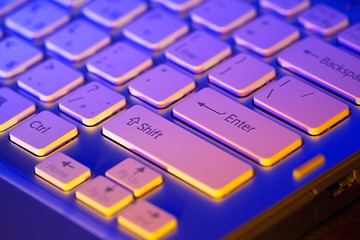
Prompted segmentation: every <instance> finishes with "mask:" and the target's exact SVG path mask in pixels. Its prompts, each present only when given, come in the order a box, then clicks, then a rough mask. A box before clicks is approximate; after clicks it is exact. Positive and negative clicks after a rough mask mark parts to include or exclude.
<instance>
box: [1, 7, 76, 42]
mask: <svg viewBox="0 0 360 240" xmlns="http://www.w3.org/2000/svg"><path fill="white" fill-rule="evenodd" d="M69 20H70V16H69V15H68V14H67V13H66V12H65V11H64V10H63V9H61V8H60V7H58V6H57V5H55V4H53V3H50V2H47V1H34V2H30V3H28V4H26V5H25V6H24V7H22V8H21V9H19V10H18V11H16V12H14V13H13V14H11V15H10V16H8V17H7V18H6V19H5V25H6V27H8V28H10V29H11V30H13V31H15V32H17V33H19V34H21V35H22V36H24V37H26V38H28V39H31V40H35V39H40V38H43V37H45V36H46V35H49V34H50V33H52V32H53V31H55V30H56V29H57V28H59V27H61V26H62V25H64V24H65V23H66V22H68V21H69Z"/></svg>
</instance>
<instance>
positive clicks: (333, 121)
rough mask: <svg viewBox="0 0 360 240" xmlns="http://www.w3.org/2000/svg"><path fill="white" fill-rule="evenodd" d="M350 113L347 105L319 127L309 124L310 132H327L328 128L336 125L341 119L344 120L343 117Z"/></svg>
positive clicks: (312, 133)
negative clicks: (312, 126)
mask: <svg viewBox="0 0 360 240" xmlns="http://www.w3.org/2000/svg"><path fill="white" fill-rule="evenodd" d="M349 114H350V110H349V108H348V107H347V108H346V109H345V110H344V111H342V112H341V113H339V114H338V115H336V116H334V117H333V118H331V119H330V120H329V121H327V122H325V123H323V124H322V125H321V126H319V127H317V128H311V127H309V126H306V127H307V130H308V133H309V134H310V135H319V134H321V133H323V132H325V130H326V129H329V128H331V127H332V126H334V125H335V124H336V123H338V122H339V121H340V120H342V119H343V118H345V117H346V116H348V115H349Z"/></svg>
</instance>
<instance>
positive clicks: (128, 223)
mask: <svg viewBox="0 0 360 240" xmlns="http://www.w3.org/2000/svg"><path fill="white" fill-rule="evenodd" d="M118 223H119V224H120V225H121V226H122V227H125V228H126V229H128V230H130V231H132V232H133V233H135V234H137V235H138V236H140V237H142V238H144V239H159V238H162V237H164V236H165V235H167V234H169V232H171V231H172V230H174V229H175V228H176V226H177V220H176V218H175V217H174V216H173V215H171V214H169V213H168V212H166V211H164V210H162V209H160V208H158V207H157V206H155V205H153V204H151V203H149V202H147V201H140V202H137V203H136V204H134V205H132V206H130V207H129V208H127V209H126V210H124V211H123V212H122V213H121V214H120V216H119V217H118Z"/></svg>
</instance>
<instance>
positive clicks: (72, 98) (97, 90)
mask: <svg viewBox="0 0 360 240" xmlns="http://www.w3.org/2000/svg"><path fill="white" fill-rule="evenodd" d="M125 105H126V99H125V97H124V96H123V95H121V94H119V93H117V92H115V91H113V90H111V89H109V88H107V87H105V86H104V85H102V84H100V83H98V82H90V83H88V84H86V85H84V86H83V87H81V88H79V89H78V90H76V91H74V92H73V93H71V94H69V95H68V96H66V97H65V98H64V99H62V100H61V101H60V102H59V108H60V110H61V111H63V112H64V113H66V114H68V115H70V116H71V117H73V118H75V119H76V120H78V121H80V122H82V123H83V124H85V125H86V126H93V125H96V124H98V123H99V122H101V121H102V120H104V119H105V118H107V117H109V116H110V115H112V114H113V113H115V112H117V111H119V110H120V109H121V108H123V107H125Z"/></svg>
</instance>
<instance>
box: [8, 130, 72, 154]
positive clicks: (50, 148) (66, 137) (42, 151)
mask: <svg viewBox="0 0 360 240" xmlns="http://www.w3.org/2000/svg"><path fill="white" fill-rule="evenodd" d="M77 134H78V129H77V128H76V127H75V128H74V129H72V130H71V131H70V132H68V133H66V134H65V135H63V136H62V137H60V138H58V139H57V140H56V141H54V142H52V143H51V144H49V145H47V146H46V147H44V148H41V149H37V148H34V147H32V146H31V145H30V144H27V143H26V142H23V141H22V140H20V139H18V138H17V137H15V136H13V135H11V133H10V139H11V141H13V142H14V143H16V144H18V145H20V146H21V147H23V148H25V149H26V150H28V151H30V152H32V153H34V154H35V155H37V156H45V155H46V154H48V153H50V152H51V151H53V150H54V149H56V148H57V147H60V146H61V145H62V144H64V143H65V142H66V141H68V140H70V139H71V138H73V137H75V136H76V135H77Z"/></svg>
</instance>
